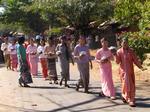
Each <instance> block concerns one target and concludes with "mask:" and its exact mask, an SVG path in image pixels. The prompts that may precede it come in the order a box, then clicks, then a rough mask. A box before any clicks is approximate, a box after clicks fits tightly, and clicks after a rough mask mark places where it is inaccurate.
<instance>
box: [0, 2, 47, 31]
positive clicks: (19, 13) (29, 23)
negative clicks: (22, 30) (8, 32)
mask: <svg viewBox="0 0 150 112" xmlns="http://www.w3.org/2000/svg"><path fill="white" fill-rule="evenodd" d="M5 4H6V11H5V12H4V14H3V15H2V16H1V18H0V20H1V21H3V23H5V24H8V23H12V24H19V25H22V26H23V27H27V28H28V29H31V30H32V31H34V32H37V33H40V32H43V31H44V30H45V29H46V26H47V23H46V22H45V21H44V20H43V19H42V18H41V16H40V14H39V12H38V11H32V10H26V7H29V6H30V5H32V2H30V1H28V0H7V1H5Z"/></svg>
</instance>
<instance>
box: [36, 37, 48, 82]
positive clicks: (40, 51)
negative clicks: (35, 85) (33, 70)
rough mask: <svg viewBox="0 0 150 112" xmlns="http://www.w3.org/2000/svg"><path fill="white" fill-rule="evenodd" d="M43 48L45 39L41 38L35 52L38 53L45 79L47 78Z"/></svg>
mask: <svg viewBox="0 0 150 112" xmlns="http://www.w3.org/2000/svg"><path fill="white" fill-rule="evenodd" d="M44 49H45V40H44V39H41V41H40V45H39V46H38V48H37V53H38V54H39V60H40V63H41V68H42V74H43V77H44V78H45V80H47V78H48V73H47V72H48V69H47V57H46V55H45V54H44Z"/></svg>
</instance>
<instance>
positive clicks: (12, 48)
mask: <svg viewBox="0 0 150 112" xmlns="http://www.w3.org/2000/svg"><path fill="white" fill-rule="evenodd" d="M8 51H9V52H10V61H11V69H12V71H17V66H18V58H17V48H16V40H15V38H13V39H11V44H9V46H8Z"/></svg>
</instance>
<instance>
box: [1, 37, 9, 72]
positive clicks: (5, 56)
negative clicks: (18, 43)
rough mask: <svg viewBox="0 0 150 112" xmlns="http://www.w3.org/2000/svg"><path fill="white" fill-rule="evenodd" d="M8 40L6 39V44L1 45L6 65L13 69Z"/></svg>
mask: <svg viewBox="0 0 150 112" xmlns="http://www.w3.org/2000/svg"><path fill="white" fill-rule="evenodd" d="M8 45H9V43H8V38H7V37H4V43H2V45H1V50H2V51H3V54H4V60H5V64H6V67H7V70H8V69H11V64H10V52H9V51H8Z"/></svg>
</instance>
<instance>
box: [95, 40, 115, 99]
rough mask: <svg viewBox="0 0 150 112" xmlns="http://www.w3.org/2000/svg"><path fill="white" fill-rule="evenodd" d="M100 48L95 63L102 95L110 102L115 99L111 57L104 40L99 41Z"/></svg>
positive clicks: (106, 42)
mask: <svg viewBox="0 0 150 112" xmlns="http://www.w3.org/2000/svg"><path fill="white" fill-rule="evenodd" d="M101 45H102V48H101V49H99V50H98V51H97V53H96V61H97V62H98V63H99V67H100V75H101V84H102V93H101V95H105V96H107V97H110V98H111V99H112V100H114V99H115V88H114V84H113V80H112V65H111V60H113V55H112V53H111V51H110V50H109V49H108V41H107V39H106V38H102V39H101Z"/></svg>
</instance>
